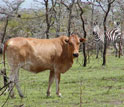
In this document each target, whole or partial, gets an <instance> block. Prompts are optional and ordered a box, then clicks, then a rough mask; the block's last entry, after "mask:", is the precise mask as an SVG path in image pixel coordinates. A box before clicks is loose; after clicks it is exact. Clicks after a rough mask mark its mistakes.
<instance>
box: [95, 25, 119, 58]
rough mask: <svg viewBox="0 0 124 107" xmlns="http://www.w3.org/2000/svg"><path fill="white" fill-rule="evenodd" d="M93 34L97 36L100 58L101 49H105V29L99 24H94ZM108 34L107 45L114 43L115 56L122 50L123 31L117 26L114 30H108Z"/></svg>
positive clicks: (97, 50)
mask: <svg viewBox="0 0 124 107" xmlns="http://www.w3.org/2000/svg"><path fill="white" fill-rule="evenodd" d="M93 35H94V36H95V42H96V58H98V54H99V50H101V52H102V51H103V46H104V45H103V44H104V30H102V29H100V27H99V25H98V24H95V25H94V28H93ZM106 35H107V46H109V45H113V47H114V49H115V56H116V57H117V54H118V53H119V51H121V31H120V29H119V28H117V27H115V28H113V29H112V30H108V31H107V32H106ZM102 53H103V52H102Z"/></svg>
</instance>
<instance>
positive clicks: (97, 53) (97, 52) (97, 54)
mask: <svg viewBox="0 0 124 107" xmlns="http://www.w3.org/2000/svg"><path fill="white" fill-rule="evenodd" d="M98 56H99V43H96V59H97V58H98Z"/></svg>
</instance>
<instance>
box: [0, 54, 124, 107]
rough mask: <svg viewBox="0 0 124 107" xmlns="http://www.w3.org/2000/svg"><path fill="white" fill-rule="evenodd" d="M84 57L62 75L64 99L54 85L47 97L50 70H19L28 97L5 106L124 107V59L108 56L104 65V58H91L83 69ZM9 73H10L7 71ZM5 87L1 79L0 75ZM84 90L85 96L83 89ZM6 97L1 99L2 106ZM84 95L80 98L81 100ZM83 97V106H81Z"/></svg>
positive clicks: (17, 98)
mask: <svg viewBox="0 0 124 107" xmlns="http://www.w3.org/2000/svg"><path fill="white" fill-rule="evenodd" d="M81 65H82V57H81V56H80V57H79V59H78V62H77V60H75V62H74V64H73V67H72V68H71V69H70V70H69V71H67V72H66V73H65V74H62V75H61V83H60V91H61V93H62V97H61V98H59V97H57V96H56V94H55V93H56V86H55V83H54V84H53V85H52V90H51V95H52V96H51V97H48V98H47V97H46V90H47V86H48V77H49V71H46V72H42V73H39V74H33V73H30V72H27V71H24V70H22V69H21V70H20V84H21V89H22V91H23V93H24V95H25V98H24V99H20V97H19V95H18V93H17V90H16V89H14V90H15V93H16V98H15V99H11V98H9V100H8V102H7V104H6V105H5V107H19V105H24V106H25V107H63V106H64V107H79V106H80V105H82V106H83V107H123V106H124V57H121V58H120V59H119V58H115V57H114V56H107V65H106V66H104V67H103V66H102V59H101V58H99V59H95V56H93V57H91V58H90V63H89V62H88V65H87V67H82V66H81ZM7 73H9V71H8V72H7ZM0 81H1V82H0V87H2V85H3V84H2V76H0ZM80 88H81V89H82V94H80V93H81V90H80ZM7 95H8V94H6V95H2V96H0V106H1V105H2V104H3V103H4V102H5V100H6V98H7ZM80 95H81V97H80ZM80 98H81V99H82V104H80Z"/></svg>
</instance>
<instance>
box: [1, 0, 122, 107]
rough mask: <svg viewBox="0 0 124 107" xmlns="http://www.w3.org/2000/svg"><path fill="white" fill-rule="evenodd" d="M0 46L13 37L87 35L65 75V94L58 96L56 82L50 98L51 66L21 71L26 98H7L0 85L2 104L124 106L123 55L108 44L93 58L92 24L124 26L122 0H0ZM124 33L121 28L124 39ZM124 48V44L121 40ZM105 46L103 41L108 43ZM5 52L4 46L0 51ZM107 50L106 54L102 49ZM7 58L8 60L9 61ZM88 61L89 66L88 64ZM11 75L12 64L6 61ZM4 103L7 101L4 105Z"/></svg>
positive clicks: (16, 106)
mask: <svg viewBox="0 0 124 107" xmlns="http://www.w3.org/2000/svg"><path fill="white" fill-rule="evenodd" d="M1 1H2V2H1V4H0V49H1V47H2V46H3V45H2V44H4V42H6V41H7V40H8V39H9V38H12V37H18V36H21V37H33V38H40V39H42V38H47V39H49V38H55V37H59V36H60V35H66V36H70V35H71V34H72V33H76V34H78V35H79V36H80V37H85V38H86V43H85V44H81V45H82V46H81V48H80V49H81V51H83V52H81V53H80V57H79V58H78V59H75V61H74V64H73V66H72V68H71V69H70V70H69V71H67V72H66V73H65V74H63V75H62V77H61V83H60V89H61V93H62V97H61V98H60V97H57V96H56V91H55V90H56V88H55V87H56V86H55V83H54V84H53V85H52V90H51V91H52V93H51V94H52V95H51V97H46V90H47V87H48V77H49V71H46V72H42V73H39V74H33V73H30V72H27V71H24V70H23V69H21V70H20V81H19V82H20V84H21V89H22V91H23V93H24V95H25V98H23V99H21V98H20V97H19V96H18V93H17V90H16V89H15V88H14V90H15V92H16V96H15V97H16V98H14V99H12V98H10V97H9V92H6V93H4V94H3V92H4V91H3V90H4V89H5V88H4V89H2V90H0V94H1V95H0V106H4V107H63V106H65V107H79V106H80V107H123V106H124V78H123V76H124V56H121V58H116V57H115V56H114V55H113V52H114V49H113V47H111V46H110V48H108V49H107V52H105V58H106V64H105V66H102V64H103V58H102V57H101V53H100V54H99V58H98V59H96V58H95V56H96V55H95V50H96V44H95V41H94V36H93V28H94V23H95V22H97V23H98V25H99V26H100V28H101V29H103V28H105V29H104V31H105V32H106V30H108V29H112V28H114V27H116V22H119V23H120V25H119V27H120V29H121V32H123V31H124V0H33V1H34V2H33V3H34V4H33V6H32V7H29V8H23V6H22V4H23V3H24V2H25V1H26V0H1ZM123 34H124V33H122V36H123V39H124V35H123ZM122 45H123V46H122V47H124V43H123V44H122ZM104 49H105V44H104ZM0 51H1V50H0ZM102 54H103V53H102ZM1 57H2V56H0V88H1V87H3V85H4V84H3V75H2V72H1V71H2V69H3V64H2V60H1ZM6 63H7V62H6ZM84 66H85V67H84ZM6 69H7V71H6V72H7V76H8V77H9V66H8V65H7V66H6ZM4 104H5V105H4Z"/></svg>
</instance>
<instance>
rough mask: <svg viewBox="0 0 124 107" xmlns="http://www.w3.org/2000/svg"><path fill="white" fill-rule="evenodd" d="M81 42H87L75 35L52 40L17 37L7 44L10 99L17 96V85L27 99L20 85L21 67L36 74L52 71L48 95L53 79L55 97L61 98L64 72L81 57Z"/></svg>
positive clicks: (5, 50) (5, 51) (5, 48)
mask: <svg viewBox="0 0 124 107" xmlns="http://www.w3.org/2000/svg"><path fill="white" fill-rule="evenodd" d="M80 42H85V38H79V37H78V35H76V34H72V35H70V37H67V36H60V37H58V38H53V39H36V38H24V37H15V38H11V39H9V40H8V41H7V42H5V45H4V53H3V55H4V56H3V58H4V60H5V55H6V57H7V60H8V64H9V66H10V76H9V82H11V84H10V85H9V91H10V96H11V97H14V92H13V87H14V85H15V86H16V88H17V91H18V94H19V96H20V97H21V98H23V97H24V95H23V94H22V91H21V89H20V85H19V69H20V68H23V69H24V70H27V71H30V72H33V73H39V72H42V71H45V70H50V75H49V84H48V89H47V96H50V87H51V85H52V83H53V81H54V79H55V81H56V94H57V95H58V96H61V93H60V89H59V83H60V76H61V73H65V72H66V71H67V70H69V68H70V67H72V64H73V59H74V58H76V57H78V56H79V45H80Z"/></svg>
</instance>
